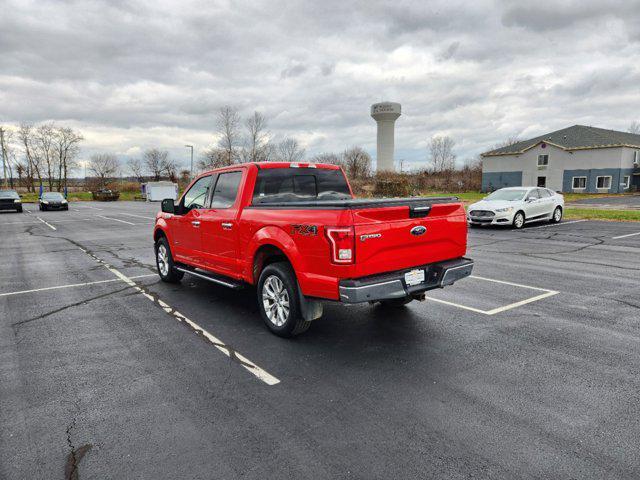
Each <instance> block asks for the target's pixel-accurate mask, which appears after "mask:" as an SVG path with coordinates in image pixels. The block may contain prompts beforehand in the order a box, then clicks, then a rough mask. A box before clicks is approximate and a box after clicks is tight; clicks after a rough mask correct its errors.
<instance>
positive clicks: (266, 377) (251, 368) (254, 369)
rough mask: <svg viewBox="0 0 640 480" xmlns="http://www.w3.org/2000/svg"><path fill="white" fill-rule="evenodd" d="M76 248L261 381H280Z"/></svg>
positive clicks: (105, 265)
mask: <svg viewBox="0 0 640 480" xmlns="http://www.w3.org/2000/svg"><path fill="white" fill-rule="evenodd" d="M78 248H80V250H82V251H83V252H84V253H86V254H87V255H89V256H90V257H91V258H93V259H94V260H95V261H96V262H98V263H99V264H101V265H103V266H104V267H105V268H106V269H107V270H109V271H110V272H111V273H113V274H114V275H115V276H116V277H118V278H119V279H120V280H122V281H123V282H124V283H126V284H127V285H129V286H130V287H132V288H133V289H135V290H137V291H138V292H139V293H141V294H142V295H143V296H144V297H145V298H147V299H149V300H151V301H152V302H154V303H157V304H158V305H159V306H160V307H161V308H162V309H163V310H164V311H165V312H166V313H168V314H169V315H171V316H173V317H174V318H175V319H176V320H177V321H178V322H180V323H185V324H187V325H188V326H189V327H190V328H191V329H192V330H193V331H194V332H196V333H197V334H199V335H202V336H203V337H204V338H206V339H207V340H208V341H209V342H210V343H212V344H213V346H214V347H216V348H217V349H218V350H220V351H221V352H222V353H224V354H225V355H226V356H227V357H229V358H234V359H235V360H237V361H238V362H239V363H240V365H241V366H242V367H243V368H245V369H246V370H247V371H248V372H250V373H252V374H253V375H255V376H256V377H257V378H258V379H260V380H261V381H263V382H264V383H266V384H267V385H277V384H278V383H280V380H278V379H277V378H276V377H274V376H273V375H271V374H270V373H269V372H267V371H266V370H264V369H263V368H261V367H259V366H258V365H256V364H255V363H253V362H252V361H251V360H249V359H248V358H247V357H245V356H244V355H242V354H241V353H239V352H238V351H236V350H235V349H233V348H231V347H230V346H228V345H227V344H225V343H224V342H223V341H222V340H220V339H219V338H217V337H216V336H214V335H212V334H211V333H209V332H208V331H207V330H205V329H204V328H202V327H201V326H200V325H198V324H197V323H196V322H194V321H192V320H190V319H189V318H187V317H185V316H184V315H183V314H181V313H180V312H178V311H177V310H176V309H175V308H173V307H172V306H171V305H169V304H167V303H166V302H164V301H162V300H160V299H159V298H156V297H154V296H153V295H151V294H150V293H147V292H146V291H145V290H143V289H142V288H140V287H139V286H138V285H137V284H136V282H134V281H133V280H132V279H131V277H127V276H126V275H125V274H123V273H122V272H120V271H119V270H117V269H115V268H113V267H112V266H111V265H109V264H108V263H107V262H105V261H104V260H102V259H101V258H99V257H97V256H95V255H94V254H93V253H91V252H89V251H87V250H85V249H84V248H81V247H78Z"/></svg>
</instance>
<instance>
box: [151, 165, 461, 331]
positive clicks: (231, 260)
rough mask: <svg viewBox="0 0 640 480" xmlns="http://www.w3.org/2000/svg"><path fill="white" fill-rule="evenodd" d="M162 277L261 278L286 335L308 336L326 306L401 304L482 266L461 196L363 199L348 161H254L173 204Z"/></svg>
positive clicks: (166, 223) (264, 303)
mask: <svg viewBox="0 0 640 480" xmlns="http://www.w3.org/2000/svg"><path fill="white" fill-rule="evenodd" d="M153 239H154V242H155V252H156V263H157V267H158V272H159V274H160V277H161V279H162V280H164V281H166V282H178V281H180V280H181V279H182V276H183V275H184V274H185V273H188V274H191V275H195V276H196V277H200V278H203V279H206V280H209V281H212V282H215V283H217V284H220V285H224V286H226V287H229V288H242V287H243V286H246V285H254V286H255V287H256V289H257V297H258V308H259V310H260V313H261V315H262V318H263V320H264V321H265V323H266V325H267V326H268V327H269V329H271V331H272V332H274V333H275V334H277V335H280V336H284V337H290V336H293V335H297V334H299V333H302V332H304V331H305V330H306V329H307V328H308V327H309V324H310V322H311V321H312V320H315V319H317V318H319V317H320V316H321V315H322V302H321V301H326V300H333V301H339V302H343V303H361V302H371V303H373V302H377V301H379V302H382V303H383V304H385V305H388V306H401V305H405V304H406V303H408V302H410V301H411V300H414V299H421V298H424V292H425V291H427V290H430V289H433V288H438V287H443V286H445V285H451V284H453V283H454V282H455V281H457V280H459V279H461V278H463V277H466V276H468V275H470V274H471V270H472V268H473V261H472V260H470V259H468V258H465V257H464V255H465V253H466V248H467V222H466V216H465V211H464V208H463V206H462V204H461V203H460V202H459V201H458V199H457V198H456V197H416V198H393V199H356V198H354V197H353V193H352V191H351V187H350V185H349V182H348V181H347V179H346V177H345V175H344V172H343V171H342V169H341V168H339V167H337V166H334V165H321V164H309V163H275V162H269V163H266V162H265V163H246V164H240V165H233V166H230V167H225V168H220V169H216V170H213V171H210V172H207V173H204V174H202V175H200V176H199V177H198V178H196V179H195V180H194V181H193V182H192V183H191V184H190V185H189V187H188V188H187V189H186V191H185V193H184V194H183V195H182V197H181V198H180V200H179V202H178V203H175V202H174V201H173V200H172V199H167V200H164V201H163V202H162V210H161V212H159V213H158V215H157V216H156V224H155V229H154V233H153Z"/></svg>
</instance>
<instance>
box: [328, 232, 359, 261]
mask: <svg viewBox="0 0 640 480" xmlns="http://www.w3.org/2000/svg"><path fill="white" fill-rule="evenodd" d="M324 233H325V235H326V236H327V239H329V243H330V245H331V261H332V262H333V263H341V264H347V263H353V261H354V257H355V235H354V233H353V228H349V227H325V229H324Z"/></svg>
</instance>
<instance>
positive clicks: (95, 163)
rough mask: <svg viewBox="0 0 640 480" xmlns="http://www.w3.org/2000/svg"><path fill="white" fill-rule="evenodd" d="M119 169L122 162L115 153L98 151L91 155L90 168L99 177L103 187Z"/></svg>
mask: <svg viewBox="0 0 640 480" xmlns="http://www.w3.org/2000/svg"><path fill="white" fill-rule="evenodd" d="M119 169H120V162H119V161H118V157H116V156H115V155H114V154H112V153H98V154H95V155H91V160H90V163H89V170H91V173H93V174H94V175H95V176H96V177H98V179H99V181H100V187H101V188H104V187H105V186H106V184H107V180H109V179H110V178H113V177H115V176H116V174H117V173H118V170H119Z"/></svg>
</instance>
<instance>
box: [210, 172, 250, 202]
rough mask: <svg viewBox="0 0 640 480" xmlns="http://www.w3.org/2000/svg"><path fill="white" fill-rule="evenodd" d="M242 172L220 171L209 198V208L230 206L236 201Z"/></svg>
mask: <svg viewBox="0 0 640 480" xmlns="http://www.w3.org/2000/svg"><path fill="white" fill-rule="evenodd" d="M240 180H242V172H228V173H221V174H220V175H219V176H218V181H217V182H216V188H215V189H214V190H213V198H212V199H211V208H230V207H232V206H233V204H234V203H235V202H236V197H237V196H238V187H239V186H240Z"/></svg>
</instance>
